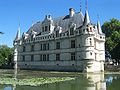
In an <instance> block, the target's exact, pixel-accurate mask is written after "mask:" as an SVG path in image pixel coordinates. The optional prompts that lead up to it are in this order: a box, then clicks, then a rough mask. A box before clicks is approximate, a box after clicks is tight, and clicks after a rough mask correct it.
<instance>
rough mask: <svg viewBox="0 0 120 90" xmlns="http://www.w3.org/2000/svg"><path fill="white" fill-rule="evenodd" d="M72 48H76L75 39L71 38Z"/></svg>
mask: <svg viewBox="0 0 120 90" xmlns="http://www.w3.org/2000/svg"><path fill="white" fill-rule="evenodd" d="M71 48H75V40H71Z"/></svg>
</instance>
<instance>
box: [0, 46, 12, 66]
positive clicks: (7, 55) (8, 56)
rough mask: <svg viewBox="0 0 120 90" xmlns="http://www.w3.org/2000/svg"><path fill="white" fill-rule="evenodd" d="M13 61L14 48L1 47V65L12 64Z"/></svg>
mask: <svg viewBox="0 0 120 90" xmlns="http://www.w3.org/2000/svg"><path fill="white" fill-rule="evenodd" d="M12 60H13V48H9V47H8V46H6V45H0V65H8V64H11V63H12Z"/></svg>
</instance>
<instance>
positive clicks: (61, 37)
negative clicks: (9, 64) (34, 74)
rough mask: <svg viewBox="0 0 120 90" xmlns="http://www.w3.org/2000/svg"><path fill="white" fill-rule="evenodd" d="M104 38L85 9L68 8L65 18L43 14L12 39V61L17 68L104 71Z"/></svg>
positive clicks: (98, 25)
mask: <svg viewBox="0 0 120 90" xmlns="http://www.w3.org/2000/svg"><path fill="white" fill-rule="evenodd" d="M104 43H105V35H104V34H103V33H102V30H101V26H100V23H99V21H98V23H97V25H96V24H93V23H91V22H90V19H89V14H88V10H86V11H85V15H84V16H83V14H82V12H81V11H80V12H75V11H74V9H73V8H70V9H69V15H65V16H63V17H59V18H52V17H51V16H50V15H46V16H45V19H44V20H43V21H42V22H37V23H35V24H34V25H32V26H31V27H30V29H29V30H28V31H27V32H26V33H23V35H22V36H20V29H19V30H18V32H17V35H16V38H15V40H14V46H15V53H14V60H15V61H17V63H18V67H19V68H20V69H39V70H51V71H52V70H57V71H83V72H101V71H104V61H105V48H104Z"/></svg>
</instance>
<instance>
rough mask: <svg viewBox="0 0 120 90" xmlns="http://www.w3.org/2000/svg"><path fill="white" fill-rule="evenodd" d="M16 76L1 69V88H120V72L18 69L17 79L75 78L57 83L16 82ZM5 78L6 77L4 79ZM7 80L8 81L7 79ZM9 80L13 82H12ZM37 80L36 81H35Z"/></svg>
mask: <svg viewBox="0 0 120 90" xmlns="http://www.w3.org/2000/svg"><path fill="white" fill-rule="evenodd" d="M13 77H14V71H13V70H0V90H119V89H120V85H119V84H120V74H119V73H116V74H114V73H113V74H110V73H108V74H104V73H100V74H81V73H73V72H42V71H30V70H21V71H18V75H17V76H16V77H17V79H19V80H20V79H21V80H22V79H28V80H29V79H33V78H54V77H55V78H58V77H60V78H62V77H64V78H67V77H70V78H74V79H71V80H65V81H61V82H55V83H50V84H49V83H47V84H40V85H32V84H30V85H26V84H22V85H20V84H16V83H14V82H13V81H12V80H11V79H8V78H13ZM3 78H4V79H3ZM5 80H6V81H5ZM8 82H12V83H11V84H10V83H8ZM34 82H35V81H34Z"/></svg>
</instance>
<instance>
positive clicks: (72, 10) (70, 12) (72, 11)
mask: <svg viewBox="0 0 120 90" xmlns="http://www.w3.org/2000/svg"><path fill="white" fill-rule="evenodd" d="M74 14H75V11H74V9H73V8H70V9H69V15H70V17H73V15H74Z"/></svg>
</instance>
